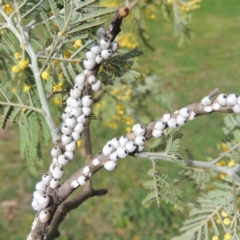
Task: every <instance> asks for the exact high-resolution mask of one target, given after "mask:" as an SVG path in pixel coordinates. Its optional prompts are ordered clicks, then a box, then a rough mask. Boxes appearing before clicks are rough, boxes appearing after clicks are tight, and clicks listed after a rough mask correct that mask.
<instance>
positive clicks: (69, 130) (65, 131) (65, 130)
mask: <svg viewBox="0 0 240 240" xmlns="http://www.w3.org/2000/svg"><path fill="white" fill-rule="evenodd" d="M61 131H62V133H63V134H66V135H69V134H71V133H72V132H73V128H70V127H68V126H67V125H63V126H62V129H61Z"/></svg>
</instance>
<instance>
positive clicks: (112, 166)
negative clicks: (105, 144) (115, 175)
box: [104, 161, 117, 171]
mask: <svg viewBox="0 0 240 240" xmlns="http://www.w3.org/2000/svg"><path fill="white" fill-rule="evenodd" d="M116 167H117V163H116V161H108V162H105V163H104V168H105V169H106V170H108V171H112V170H113V169H115V168H116Z"/></svg>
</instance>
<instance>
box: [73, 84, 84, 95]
mask: <svg viewBox="0 0 240 240" xmlns="http://www.w3.org/2000/svg"><path fill="white" fill-rule="evenodd" d="M74 88H76V89H78V90H79V91H81V92H82V91H83V90H84V88H85V86H84V85H80V84H77V83H76V84H75V85H74ZM81 95H82V94H81ZM81 95H80V96H81Z"/></svg>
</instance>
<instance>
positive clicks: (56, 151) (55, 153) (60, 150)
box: [51, 146, 62, 157]
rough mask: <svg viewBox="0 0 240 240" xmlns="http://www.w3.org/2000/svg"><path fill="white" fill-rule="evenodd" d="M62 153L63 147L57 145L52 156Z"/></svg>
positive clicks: (52, 151)
mask: <svg viewBox="0 0 240 240" xmlns="http://www.w3.org/2000/svg"><path fill="white" fill-rule="evenodd" d="M61 154H62V149H61V148H60V147H58V146H55V147H53V148H52V150H51V155H52V157H58V156H60V155H61Z"/></svg>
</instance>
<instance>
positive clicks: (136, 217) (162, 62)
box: [0, 0, 240, 240]
mask: <svg viewBox="0 0 240 240" xmlns="http://www.w3.org/2000/svg"><path fill="white" fill-rule="evenodd" d="M146 14H147V13H146ZM239 22H240V2H239V1H238V0H229V1H224V0H218V1H215V0H205V1H202V2H201V3H200V8H199V9H197V10H195V11H194V12H193V19H192V30H193V37H192V40H191V42H189V43H188V42H184V44H183V45H182V46H181V47H178V41H179V36H175V35H174V27H173V24H172V23H171V22H166V21H165V20H164V19H163V17H162V16H161V15H160V16H155V17H152V18H151V17H150V18H149V19H148V20H147V26H146V27H147V32H148V34H149V38H148V43H149V44H150V45H151V46H152V47H153V48H154V50H151V49H149V48H148V47H146V46H145V45H144V44H143V43H141V42H139V41H138V40H137V37H136V36H134V35H133V36H132V35H131V42H133V43H132V44H133V45H130V46H128V47H129V48H131V47H135V46H136V45H138V46H139V48H140V49H141V50H142V51H143V52H144V55H142V56H141V57H139V58H138V59H137V65H136V68H137V69H138V70H139V71H140V72H142V73H143V75H144V76H148V77H149V76H151V77H149V79H150V80H151V81H150V80H149V82H150V83H151V88H152V89H154V91H149V93H148V94H147V99H146V101H147V103H148V105H147V111H148V112H150V113H151V114H150V115H148V116H146V115H144V111H145V110H144V108H143V109H141V111H140V110H139V113H141V114H137V112H135V113H134V116H135V118H134V119H135V120H136V121H137V120H139V119H140V121H141V122H142V123H143V124H147V123H149V122H150V121H153V120H156V119H157V118H159V117H161V116H162V115H163V114H164V113H167V112H169V111H170V109H172V110H177V109H179V108H181V107H184V106H186V105H188V104H190V103H193V102H196V101H200V100H201V98H202V97H204V96H205V95H207V94H208V93H210V92H211V91H212V90H213V89H214V88H215V87H219V88H220V90H221V91H222V92H223V93H226V94H230V93H237V94H240V87H239V79H240V78H239V76H240V68H239V65H240V61H239V57H240V41H239V39H240V25H239ZM133 29H134V26H132V24H131V22H130V21H129V20H128V18H127V19H125V21H124V24H123V32H121V33H120V36H119V37H121V35H122V38H123V37H124V36H125V35H124V34H128V33H129V32H133ZM126 38H127V40H126V41H127V42H130V40H129V38H130V37H129V36H128V37H126ZM134 41H135V43H134ZM142 82H143V80H139V82H137V85H141V84H142ZM107 89H108V91H109V93H111V92H112V91H115V94H123V93H124V92H125V94H126V91H124V89H122V92H121V91H120V90H118V88H114V87H113V86H111V87H107ZM116 89H117V90H116ZM116 91H117V92H116ZM160 94H162V95H163V96H164V98H163V99H164V101H163V99H161V100H159V102H158V100H157V99H158V95H160ZM152 99H154V101H152ZM107 100H108V98H107V97H105V96H104V97H103V99H102V101H103V103H101V104H102V105H101V106H95V108H96V109H95V112H98V111H99V109H100V108H101V107H103V109H104V106H103V105H104V101H105V102H106V101H107ZM143 101H145V100H144V99H143ZM151 102H152V103H151ZM105 107H106V106H105ZM143 107H144V105H143ZM118 108H121V107H118ZM223 118H224V114H220V113H219V114H212V115H211V116H202V117H201V118H198V119H196V120H195V121H191V122H188V124H187V125H186V126H185V127H184V128H183V129H182V131H181V132H182V133H183V134H184V137H183V140H182V141H181V153H182V154H183V155H184V149H186V148H187V149H189V150H190V151H191V152H192V154H193V155H194V156H195V158H196V159H198V160H206V159H208V158H215V157H217V156H218V152H219V150H218V149H217V145H218V144H220V143H221V139H222V138H223V137H224V135H223V133H222V130H221V128H222V127H223V126H224V122H223ZM99 124H102V125H101V126H102V127H101V128H100V127H99ZM125 132H126V124H124V123H121V122H118V123H117V126H115V127H114V124H110V123H109V124H105V123H103V122H102V119H101V118H97V120H93V121H92V133H94V134H92V139H93V153H94V154H95V153H97V152H98V151H100V150H101V148H102V146H103V145H104V144H105V143H106V141H108V140H109V139H111V138H113V137H115V136H121V135H123V134H124V133H125ZM0 139H1V141H0V149H1V150H0V164H1V168H0V181H1V184H0V236H1V237H0V239H9V240H18V239H24V238H26V236H27V234H28V232H29V230H30V226H31V223H32V220H33V217H34V214H35V212H34V211H33V210H32V208H31V200H32V192H33V191H34V186H35V184H36V182H38V181H39V180H40V177H41V176H42V174H43V173H45V172H46V171H47V169H48V165H49V162H48V159H50V155H49V150H50V149H51V147H52V144H51V143H49V147H46V148H45V149H44V152H43V156H44V159H45V162H44V166H43V168H38V175H37V176H32V175H31V174H30V173H29V171H28V168H27V163H26V161H24V159H21V158H20V152H19V134H18V128H17V127H16V126H14V125H11V126H8V127H7V128H6V129H5V130H0ZM76 159H77V160H75V162H73V163H71V164H70V165H69V166H68V168H67V171H66V172H65V177H66V178H67V177H68V176H70V175H71V173H73V172H74V171H75V169H77V168H79V167H80V166H81V165H82V163H83V162H84V149H83V148H79V151H78V153H77V158H76ZM149 168H151V163H150V162H149V161H147V160H144V159H134V158H127V159H124V160H122V161H121V163H119V164H118V168H117V169H116V170H115V171H113V172H107V171H106V170H104V169H103V170H102V171H99V172H98V173H97V174H96V175H95V176H94V177H93V186H94V188H95V189H98V188H106V189H108V190H109V193H108V194H107V195H105V196H103V197H95V198H92V199H89V200H88V201H86V202H85V203H83V205H81V206H80V207H79V208H78V209H76V210H74V211H72V212H70V213H69V214H68V216H67V217H66V220H65V221H64V222H63V223H62V225H61V229H60V231H61V237H60V238H59V239H69V240H77V239H89V240H91V239H98V240H103V239H104V240H108V239H109V240H110V239H111V240H115V239H116V240H117V239H133V240H144V239H151V240H155V239H161V240H168V239H170V238H171V237H173V236H175V235H177V234H178V231H179V228H180V226H181V223H182V222H183V219H185V218H186V217H187V213H188V208H186V210H185V211H184V212H180V211H177V210H176V209H174V207H173V206H170V205H168V204H166V203H163V202H162V203H161V206H160V208H158V207H157V204H153V205H152V206H151V207H150V208H148V209H146V208H144V207H142V205H141V201H142V199H143V198H144V197H145V195H146V193H147V192H146V190H145V189H144V188H143V187H142V182H143V181H144V180H147V177H146V172H147V171H148V169H149ZM158 171H159V172H160V173H161V172H162V173H165V174H169V175H170V177H171V178H172V179H175V178H177V177H179V176H178V171H179V169H178V168H177V167H175V166H173V165H169V164H166V163H159V164H158ZM178 186H179V187H180V188H182V190H183V191H184V193H183V199H184V201H186V203H187V202H188V201H193V200H194V199H196V193H198V194H199V192H200V194H201V190H198V189H195V187H194V185H193V184H192V183H191V182H187V181H185V182H184V181H183V182H181V183H179V184H178ZM75 194H77V192H76V193H75Z"/></svg>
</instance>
